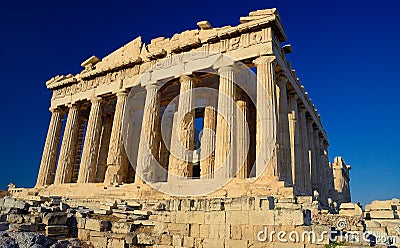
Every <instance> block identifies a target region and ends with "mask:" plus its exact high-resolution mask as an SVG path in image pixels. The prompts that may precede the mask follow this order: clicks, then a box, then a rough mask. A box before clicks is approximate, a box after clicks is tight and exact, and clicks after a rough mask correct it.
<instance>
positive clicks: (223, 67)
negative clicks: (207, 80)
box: [216, 64, 235, 74]
mask: <svg viewBox="0 0 400 248" xmlns="http://www.w3.org/2000/svg"><path fill="white" fill-rule="evenodd" d="M216 69H217V71H218V74H221V73H223V72H231V71H234V70H235V67H234V65H233V64H224V65H220V66H219V67H218V68H216Z"/></svg>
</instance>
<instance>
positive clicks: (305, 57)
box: [0, 0, 400, 203]
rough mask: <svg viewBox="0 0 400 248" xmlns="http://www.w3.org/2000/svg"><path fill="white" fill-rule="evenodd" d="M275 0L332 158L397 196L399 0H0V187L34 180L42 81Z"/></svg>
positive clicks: (359, 197) (355, 180) (370, 195)
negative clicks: (139, 41) (135, 43)
mask: <svg viewBox="0 0 400 248" xmlns="http://www.w3.org/2000/svg"><path fill="white" fill-rule="evenodd" d="M270 7H277V8H278V10H279V12H280V14H281V17H282V21H283V24H284V27H285V30H286V33H287V35H288V42H289V43H291V44H292V46H293V49H294V52H293V54H292V55H289V60H291V62H292V65H293V67H294V68H295V69H296V71H297V73H298V76H299V77H300V79H301V82H302V83H303V84H304V85H305V87H306V90H307V91H308V92H309V93H310V96H311V98H312V99H313V101H314V103H315V104H316V106H317V108H318V110H319V112H320V113H321V116H322V121H323V124H324V127H325V129H326V130H327V132H328V136H329V140H330V144H331V146H330V159H331V160H332V159H333V157H334V156H337V155H341V156H343V157H344V158H345V160H346V161H347V162H348V163H349V164H351V165H352V170H351V190H352V196H353V201H360V202H363V203H366V202H369V201H371V200H372V199H388V198H392V197H397V198H400V190H399V189H400V144H399V141H400V129H399V121H400V113H399V110H400V101H399V98H400V97H399V94H400V85H399V75H400V74H399V72H400V70H399V67H400V62H399V58H400V50H399V47H398V46H399V44H400V27H399V26H400V19H399V9H400V2H399V1H395V0H380V1H376V0H363V1H361V0H352V1H349V0H346V1H344V0H335V1H332V0H308V1H299V0H250V1H243V0H242V1H238V0H230V1H216V0H213V1H210V0H202V1H195V2H193V1H182V2H178V1H165V0H164V1H158V0H153V1H126V2H122V1H118V0H115V1H107V2H106V1H104V2H102V1H82V0H81V1H75V0H69V1H4V2H3V3H2V4H1V7H0V72H1V76H0V82H1V93H2V94H1V96H2V108H1V110H2V113H1V121H0V134H1V135H0V137H1V143H0V157H1V159H2V160H1V173H0V188H6V185H7V184H8V183H9V182H14V183H16V184H17V186H25V187H30V186H33V185H34V182H35V179H36V175H37V171H38V167H39V163H40V158H41V152H42V148H43V145H44V140H45V136H46V132H47V127H48V124H49V118H50V113H49V111H48V107H49V103H50V97H51V94H50V92H49V91H48V90H46V88H45V82H46V80H48V79H49V78H51V77H52V76H54V75H57V74H67V73H73V74H75V73H77V72H79V71H80V70H81V68H80V63H81V62H82V61H83V60H85V59H86V58H88V57H89V56H91V55H93V54H94V55H97V56H98V57H100V58H101V57H104V56H105V55H107V54H108V53H110V52H112V51H113V50H115V49H117V48H119V47H120V46H122V45H124V44H125V43H127V42H129V41H130V40H132V39H134V38H135V37H137V36H139V35H141V36H142V37H143V40H144V41H145V42H148V41H149V40H150V39H151V38H155V37H158V36H166V37H171V36H172V35H173V34H174V33H177V32H180V31H183V30H186V29H194V28H196V22H197V21H200V20H209V21H210V22H211V24H212V25H214V26H216V27H218V26H223V25H236V24H238V20H239V17H240V16H245V15H247V13H248V12H249V11H252V10H256V9H262V8H270Z"/></svg>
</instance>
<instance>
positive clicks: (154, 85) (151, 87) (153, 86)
mask: <svg viewBox="0 0 400 248" xmlns="http://www.w3.org/2000/svg"><path fill="white" fill-rule="evenodd" d="M159 88H160V86H159V85H158V84H157V81H156V82H151V83H149V84H147V85H146V86H145V89H146V90H154V89H157V90H158V89H159Z"/></svg>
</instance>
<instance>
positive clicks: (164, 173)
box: [156, 104, 176, 182]
mask: <svg viewBox="0 0 400 248" xmlns="http://www.w3.org/2000/svg"><path fill="white" fill-rule="evenodd" d="M175 112H176V106H175V104H171V105H170V106H169V107H165V108H164V109H163V110H162V114H161V116H162V118H161V120H162V123H161V127H162V129H161V134H162V137H160V152H159V157H160V165H161V166H162V168H163V169H160V170H159V173H158V172H157V174H159V177H158V178H156V180H157V181H162V182H164V181H167V179H168V166H169V159H170V149H171V143H172V142H171V138H172V131H173V123H174V114H175Z"/></svg>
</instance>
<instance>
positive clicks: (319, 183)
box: [314, 128, 323, 194]
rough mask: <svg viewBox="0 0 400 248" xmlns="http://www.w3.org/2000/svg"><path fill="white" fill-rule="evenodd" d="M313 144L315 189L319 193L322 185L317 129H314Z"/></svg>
mask: <svg viewBox="0 0 400 248" xmlns="http://www.w3.org/2000/svg"><path fill="white" fill-rule="evenodd" d="M314 146H315V162H316V177H317V179H316V180H317V188H316V189H317V190H318V192H319V193H320V194H321V193H322V190H323V187H322V183H323V181H322V175H323V173H322V172H323V170H322V163H321V151H322V149H321V144H320V139H319V129H318V128H315V129H314Z"/></svg>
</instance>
